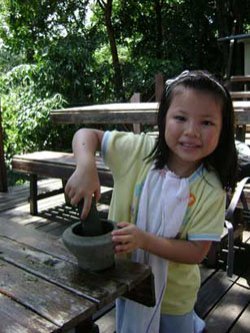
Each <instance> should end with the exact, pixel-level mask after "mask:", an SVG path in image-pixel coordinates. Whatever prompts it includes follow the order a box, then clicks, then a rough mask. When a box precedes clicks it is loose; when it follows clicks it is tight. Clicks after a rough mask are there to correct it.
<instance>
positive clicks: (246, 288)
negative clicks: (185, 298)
mask: <svg viewBox="0 0 250 333" xmlns="http://www.w3.org/2000/svg"><path fill="white" fill-rule="evenodd" d="M58 182H59V181H58V180H53V182H52V180H50V181H48V180H46V181H45V180H42V181H39V187H40V188H46V189H48V188H54V187H57V185H58ZM54 183H56V184H54ZM28 192H29V191H28V187H27V186H25V185H22V186H18V187H14V188H10V189H9V192H8V193H0V220H1V223H0V225H1V224H2V221H4V222H3V223H5V225H6V224H8V225H12V226H13V229H15V230H14V232H15V234H12V235H11V237H12V238H13V239H14V238H18V237H19V236H18V235H17V231H18V230H19V229H20V228H18V229H16V228H15V226H16V227H18V226H20V225H21V226H22V233H21V236H20V237H23V238H25V240H24V242H25V243H26V245H25V246H24V248H25V249H31V253H29V251H26V262H27V261H29V260H30V266H32V267H33V269H34V270H35V269H36V267H37V265H38V266H39V267H47V269H49V266H53V264H54V268H52V271H53V269H55V270H56V271H57V272H60V269H61V270H63V267H61V268H60V263H62V262H63V260H61V259H59V258H56V261H53V259H54V254H53V253H52V260H47V259H51V257H50V255H49V254H48V252H46V253H44V252H42V251H40V253H41V254H39V252H36V250H35V248H37V247H39V246H44V245H43V242H44V240H45V243H46V242H47V241H46V238H47V233H49V234H50V235H49V236H51V235H54V237H53V238H54V239H55V244H56V248H57V249H56V251H58V246H57V245H58V243H60V237H61V234H62V232H63V230H65V228H66V227H67V226H68V225H69V224H70V223H73V222H74V221H75V218H76V217H75V215H74V212H75V211H74V209H73V208H71V210H69V211H67V214H66V213H65V210H64V209H63V210H62V208H61V205H62V204H63V202H64V196H63V195H62V194H59V195H57V196H56V197H54V199H53V200H51V198H45V199H43V200H41V203H40V207H41V210H40V212H39V216H36V217H34V216H31V215H30V214H29V205H28V204H27V201H26V200H27V196H28ZM57 205H58V206H57ZM6 208H7V209H6ZM2 209H4V210H2ZM33 230H35V231H36V233H38V232H39V233H40V241H39V242H38V241H36V244H34V247H33V246H32V244H31V245H28V244H27V242H29V241H32V238H30V239H29V240H28V238H29V237H28V236H29V231H33ZM24 235H26V236H24ZM7 238H10V237H9V236H8V237H7ZM20 240H21V238H20ZM7 243H9V244H15V246H14V249H13V248H12V249H13V252H12V253H13V254H12V256H13V255H14V254H18V253H20V254H21V253H23V251H25V250H20V247H19V245H18V243H19V242H17V243H16V242H15V240H13V241H11V240H8V241H7ZM0 244H1V245H0V251H1V252H3V254H2V255H1V257H2V256H5V258H6V259H7V254H8V253H9V252H10V251H11V247H10V246H9V247H6V250H5V248H3V247H2V245H3V244H6V237H2V236H0ZM19 250H20V251H19ZM223 253H224V252H222V256H223ZM42 254H43V255H44V257H43V259H42ZM34 255H36V256H35V258H34ZM19 258H20V260H23V259H21V257H19ZM6 259H5V260H6ZM32 259H34V266H33V265H32V264H31V262H32ZM2 260H3V259H1V263H2ZM5 260H4V261H3V262H4V263H5ZM16 260H17V259H16ZM20 262H21V261H20ZM10 266H11V267H12V268H13V269H15V270H18V271H19V272H21V271H22V268H19V267H15V268H14V267H13V265H12V264H10V263H9V264H8V267H10ZM69 266H71V267H72V266H73V263H71V264H69V263H68V264H67V266H66V267H69ZM224 266H225V264H224V261H223V257H222V258H221V260H220V262H219V263H218V266H217V267H216V268H208V267H207V266H206V265H203V264H202V265H200V271H201V281H202V286H201V289H200V291H199V294H198V299H197V304H196V311H197V312H198V314H199V315H201V317H202V318H204V320H205V322H206V325H207V330H208V332H213V333H249V327H250V283H249V281H250V232H247V231H246V232H244V235H243V243H242V245H241V246H240V247H239V246H236V247H235V267H234V275H233V277H231V278H229V277H228V276H227V274H226V273H225V271H224ZM39 271H40V270H39ZM39 271H38V272H39ZM2 272H6V266H5V268H4V269H3V270H2V266H1V279H2V277H3V276H4V275H2V274H4V273H2ZM66 273H67V271H65V270H64V271H63V274H62V277H61V278H62V279H63V278H64V275H65V274H66ZM69 274H71V273H70V272H69ZM30 276H31V275H30V273H29V272H25V280H24V284H26V285H29V284H30V285H34V282H35V281H32V280H31V281H29V280H30V279H29V277H30ZM104 277H105V276H102V274H100V279H101V280H102V279H103V278H104ZM15 278H16V277H15V276H13V275H11V281H12V282H11V281H7V282H8V283H9V285H10V284H11V283H13V281H14V280H13V279H15ZM59 278H60V276H58V275H56V276H55V281H54V282H49V281H48V282H46V281H45V279H44V278H40V277H37V280H36V281H37V282H38V284H36V288H37V286H40V285H41V284H39V283H40V281H41V280H43V281H44V283H48V284H50V283H55V282H56V281H58V279H59ZM48 279H50V280H51V277H50V276H49V277H48ZM3 281H4V280H3V279H2V280H1V282H3ZM22 281H23V280H22ZM21 286H22V285H21V284H20V282H19V283H18V284H17V285H14V283H13V290H14V293H15V295H17V293H19V294H18V295H17V296H19V295H20V294H21V292H22V290H23V289H21ZM111 286H113V281H112V283H111V284H110V285H109V286H108V288H107V289H106V290H108V289H109V288H110V287H111ZM1 288H2V289H4V288H6V287H5V285H4V284H3V283H1ZM58 288H59V287H58ZM63 288H64V287H63ZM46 290H48V289H46ZM86 291H87V290H86ZM86 291H85V292H86ZM70 293H71V292H70ZM37 294H38V291H37V290H35V295H37ZM144 294H145V293H144ZM31 296H32V295H31ZM47 297H49V296H48V295H47ZM80 297H81V296H80ZM0 298H1V308H0V313H3V312H4V308H3V307H2V304H3V303H2V300H3V299H8V301H9V302H12V304H13V303H14V302H15V301H14V300H12V299H11V298H9V297H7V296H6V295H3V294H2V293H1V292H0ZM33 299H34V298H33ZM55 301H56V300H55ZM36 303H38V299H36ZM28 304H30V305H31V300H30V299H29V300H28V301H27V303H26V305H25V306H24V305H20V304H17V305H16V308H17V310H18V311H21V309H23V311H24V312H25V313H31V317H30V320H28V319H27V322H28V324H29V325H31V323H33V331H32V332H39V333H43V332H44V331H45V332H46V333H48V332H53V323H49V324H48V321H47V326H43V328H42V329H41V330H39V327H38V328H37V327H35V324H36V323H37V317H38V315H37V314H33V315H32V311H31V310H30V309H29V308H28ZM65 304H66V303H65ZM65 306H66V305H65ZM45 307H46V304H44V303H42V302H41V303H40V311H42V310H44V309H45ZM104 308H105V310H104V312H103V311H100V312H99V311H97V312H96V313H95V315H94V316H93V319H94V320H95V323H96V324H98V326H99V329H100V333H110V332H114V331H115V308H113V309H112V310H110V309H109V308H106V307H104ZM11 310H12V311H9V312H8V313H7V314H6V312H5V313H4V315H5V316H7V315H8V319H9V321H11V320H12V325H13V326H14V329H13V330H11V331H10V330H7V326H3V321H2V320H1V321H0V326H1V333H7V332H8V333H9V332H24V329H23V330H22V329H19V330H17V329H16V327H17V326H18V325H21V324H22V323H24V321H23V320H24V317H20V316H16V312H15V311H13V308H12V309H11ZM59 311H60V308H59V309H57V308H54V309H53V315H54V316H55V319H54V318H53V320H54V321H55V320H57V321H58V317H59V316H58V313H59ZM106 311H107V312H106ZM64 315H65V314H64ZM0 318H2V317H0ZM42 321H43V323H44V322H46V319H44V318H42ZM48 325H50V328H51V327H52V328H51V329H50V328H48ZM13 326H12V327H13ZM65 327H66V326H65ZM19 328H20V326H19ZM26 329H27V328H26ZM46 330H47V331H46ZM73 332H74V331H71V332H70V333H73ZM82 332H86V331H85V330H83V331H82ZM67 333H69V332H67Z"/></svg>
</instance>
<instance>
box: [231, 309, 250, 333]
mask: <svg viewBox="0 0 250 333" xmlns="http://www.w3.org/2000/svg"><path fill="white" fill-rule="evenodd" d="M249 329H250V304H248V306H247V307H246V309H245V310H244V312H243V313H242V314H241V315H240V318H239V319H238V320H237V322H236V323H235V325H234V326H233V328H232V329H231V330H230V333H239V332H240V333H249Z"/></svg>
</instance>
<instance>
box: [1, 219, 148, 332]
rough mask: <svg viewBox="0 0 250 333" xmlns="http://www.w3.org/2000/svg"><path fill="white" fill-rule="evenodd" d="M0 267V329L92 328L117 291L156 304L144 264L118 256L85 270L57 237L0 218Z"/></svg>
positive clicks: (60, 329)
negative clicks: (107, 266)
mask: <svg viewBox="0 0 250 333" xmlns="http://www.w3.org/2000/svg"><path fill="white" fill-rule="evenodd" d="M0 269H1V279H0V332H1V333H9V332H13V333H14V332H15V333H19V332H20V333H21V332H25V333H31V332H32V333H35V332H37V333H48V332H67V331H68V330H71V329H72V328H75V329H76V330H75V332H79V333H80V332H86V333H87V332H93V331H92V325H93V321H92V319H93V318H94V316H95V315H96V313H97V312H98V311H100V310H102V309H103V308H104V307H105V306H107V305H109V304H112V303H113V302H114V300H115V299H116V298H117V297H119V296H121V295H124V296H126V297H128V298H131V299H134V300H137V301H140V302H143V303H144V304H146V305H149V306H152V305H153V304H154V295H153V288H152V283H153V278H152V273H151V270H150V268H149V267H148V266H145V265H141V264H137V263H132V262H130V261H127V260H117V261H116V264H115V266H114V267H112V268H110V269H108V270H106V271H103V272H99V273H91V272H86V271H83V270H81V269H80V268H79V267H78V266H77V264H76V259H75V257H73V256H72V255H71V254H70V253H69V252H68V251H67V250H66V248H65V247H64V245H63V244H62V242H61V239H58V238H56V237H54V236H52V235H50V234H48V233H43V232H41V231H36V230H34V229H31V228H29V227H24V226H21V225H19V224H17V223H14V222H9V221H6V220H4V219H3V218H1V219H0ZM143 295H144V296H146V297H143Z"/></svg>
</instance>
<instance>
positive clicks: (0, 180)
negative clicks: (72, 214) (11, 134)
mask: <svg viewBox="0 0 250 333" xmlns="http://www.w3.org/2000/svg"><path fill="white" fill-rule="evenodd" d="M7 191H8V186H7V172H6V165H5V160H4V148H3V128H2V112H1V104H0V192H7Z"/></svg>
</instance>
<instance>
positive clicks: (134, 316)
mask: <svg viewBox="0 0 250 333" xmlns="http://www.w3.org/2000/svg"><path fill="white" fill-rule="evenodd" d="M158 130H159V135H158V138H157V139H156V140H155V139H154V138H152V137H151V136H150V135H148V134H144V133H142V134H140V135H135V134H133V133H128V132H126V133H125V132H117V131H111V132H105V133H103V132H102V131H98V130H89V129H81V130H79V131H78V132H77V133H76V134H75V136H74V139H73V151H74V154H75V158H76V163H77V166H76V170H75V172H74V174H73V175H72V177H71V178H70V179H69V181H68V183H67V186H66V193H67V194H68V196H69V197H70V198H71V203H72V204H73V205H75V204H77V203H78V201H79V200H80V199H82V198H84V209H83V217H84V216H86V214H87V212H88V210H89V208H90V204H91V200H92V196H93V195H94V196H95V197H96V199H97V200H98V199H99V198H100V183H99V179H98V173H97V169H96V166H95V157H94V156H95V152H96V150H97V149H100V148H101V151H102V155H103V158H104V160H105V163H106V164H107V165H108V166H109V168H110V169H111V171H112V174H113V177H114V189H113V196H112V200H111V205H110V212H109V218H110V219H112V220H114V221H117V222H118V225H119V226H120V227H121V228H119V229H117V230H116V231H114V232H113V236H112V237H113V242H114V245H115V251H116V253H118V254H126V253H132V260H136V261H139V262H143V263H146V264H149V265H151V267H152V271H153V273H154V276H155V292H156V306H155V307H153V308H147V307H144V306H142V305H140V304H138V303H135V302H132V301H129V300H125V299H119V300H118V301H117V307H116V312H117V333H129V332H134V333H146V332H148V333H158V332H160V333H200V332H203V330H204V328H205V325H204V322H203V321H202V320H201V319H200V318H199V317H198V316H197V315H196V313H195V312H194V305H195V301H196V297H197V292H198V289H199V286H200V274H199V267H198V265H197V264H199V263H200V262H201V261H202V260H203V259H204V257H205V256H206V254H207V252H208V250H209V248H210V245H211V242H212V241H219V240H220V235H221V233H222V230H223V224H224V219H225V198H226V192H225V190H228V189H234V187H235V179H236V165H237V155H236V149H235V144H234V113H233V107H232V101H231V98H230V95H229V93H228V92H227V90H226V89H225V88H224V87H223V86H222V85H221V84H220V83H219V82H218V81H216V80H215V78H213V77H212V76H211V75H210V74H208V73H205V72H202V71H192V72H190V71H185V72H183V73H181V74H180V75H179V76H178V77H176V78H174V79H173V80H169V81H167V84H166V89H165V91H164V93H163V96H162V100H161V103H160V106H159V112H158Z"/></svg>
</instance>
